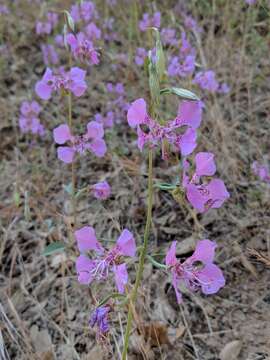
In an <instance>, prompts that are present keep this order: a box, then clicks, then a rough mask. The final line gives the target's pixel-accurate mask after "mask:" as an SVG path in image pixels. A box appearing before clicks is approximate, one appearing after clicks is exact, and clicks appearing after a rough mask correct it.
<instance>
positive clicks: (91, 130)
mask: <svg viewBox="0 0 270 360" xmlns="http://www.w3.org/2000/svg"><path fill="white" fill-rule="evenodd" d="M53 137H54V141H55V142H56V144H59V145H63V144H65V143H66V142H69V144H70V145H69V146H58V148H57V156H58V159H60V160H62V161H63V162H65V163H66V164H69V163H71V162H72V161H73V158H74V156H75V154H76V153H78V154H80V155H82V154H84V153H85V152H86V151H87V150H88V151H91V152H93V153H94V154H95V155H96V156H97V157H103V156H104V155H105V153H106V151H107V147H106V143H105V141H104V140H103V137H104V130H103V126H102V125H101V124H99V123H97V122H96V121H90V122H89V123H88V124H87V131H86V133H85V134H84V135H76V136H74V135H72V134H71V131H70V128H69V126H68V125H67V124H62V125H59V126H58V127H57V128H55V129H54V131H53Z"/></svg>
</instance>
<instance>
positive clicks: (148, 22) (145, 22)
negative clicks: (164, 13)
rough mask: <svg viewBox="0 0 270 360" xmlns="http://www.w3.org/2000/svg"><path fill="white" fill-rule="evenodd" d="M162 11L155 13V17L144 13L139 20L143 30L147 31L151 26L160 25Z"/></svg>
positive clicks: (157, 26)
mask: <svg viewBox="0 0 270 360" xmlns="http://www.w3.org/2000/svg"><path fill="white" fill-rule="evenodd" d="M160 17H161V15H160V12H159V11H157V12H155V13H154V16H153V17H150V16H149V14H147V13H144V14H143V18H142V20H141V21H140V22H139V28H140V30H141V31H146V30H147V29H148V28H149V27H156V28H159V27H160Z"/></svg>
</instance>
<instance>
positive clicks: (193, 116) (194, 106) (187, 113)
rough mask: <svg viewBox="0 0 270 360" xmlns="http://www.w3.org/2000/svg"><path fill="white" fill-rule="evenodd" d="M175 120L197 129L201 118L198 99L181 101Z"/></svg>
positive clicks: (200, 106)
mask: <svg viewBox="0 0 270 360" xmlns="http://www.w3.org/2000/svg"><path fill="white" fill-rule="evenodd" d="M177 120H178V121H180V123H181V124H183V125H188V126H190V127H191V128H192V129H197V128H198V127H199V126H200V124H201V120H202V104H201V102H200V101H183V102H182V103H181V104H180V106H179V108H178V114H177Z"/></svg>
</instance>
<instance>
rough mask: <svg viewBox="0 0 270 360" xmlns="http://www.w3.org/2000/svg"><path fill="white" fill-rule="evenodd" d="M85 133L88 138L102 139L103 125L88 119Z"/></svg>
mask: <svg viewBox="0 0 270 360" xmlns="http://www.w3.org/2000/svg"><path fill="white" fill-rule="evenodd" d="M87 135H88V136H89V138H90V139H102V138H103V136H104V129H103V125H102V124H100V123H98V122H97V121H90V122H89V123H88V124H87Z"/></svg>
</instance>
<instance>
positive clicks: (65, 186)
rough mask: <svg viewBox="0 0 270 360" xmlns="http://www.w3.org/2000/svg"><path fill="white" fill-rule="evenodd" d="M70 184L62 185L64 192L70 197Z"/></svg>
mask: <svg viewBox="0 0 270 360" xmlns="http://www.w3.org/2000/svg"><path fill="white" fill-rule="evenodd" d="M72 187H73V186H72V183H69V184H68V185H64V190H65V191H66V192H67V193H68V194H69V195H72Z"/></svg>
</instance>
